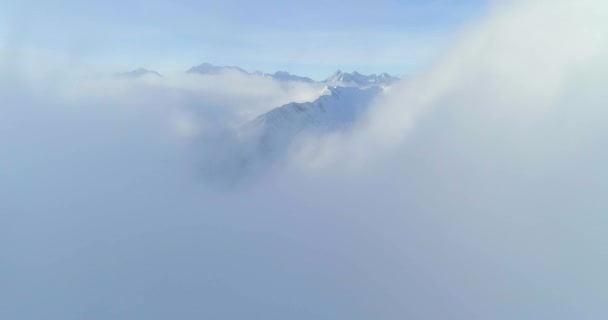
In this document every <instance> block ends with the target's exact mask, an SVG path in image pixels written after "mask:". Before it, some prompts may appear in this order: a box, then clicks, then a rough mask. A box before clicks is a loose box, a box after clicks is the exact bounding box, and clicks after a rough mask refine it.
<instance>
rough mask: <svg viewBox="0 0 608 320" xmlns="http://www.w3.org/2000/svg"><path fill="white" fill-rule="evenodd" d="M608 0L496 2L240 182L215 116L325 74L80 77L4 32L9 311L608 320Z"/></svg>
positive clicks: (240, 114) (313, 92)
mask: <svg viewBox="0 0 608 320" xmlns="http://www.w3.org/2000/svg"><path fill="white" fill-rule="evenodd" d="M607 16H608V3H606V2H605V1H600V0H582V1H566V0H553V1H545V0H535V1H511V2H508V3H500V4H496V5H495V6H494V7H493V9H492V10H490V12H489V13H488V14H487V15H486V16H485V17H484V18H483V19H481V20H479V21H476V22H475V23H472V24H471V25H470V26H468V27H467V28H466V29H465V30H463V31H462V32H461V33H460V34H459V35H458V36H456V37H455V39H454V40H453V45H452V46H451V50H449V51H448V52H446V53H445V54H444V56H443V57H442V58H441V59H439V60H438V61H437V62H436V63H435V64H434V65H433V66H432V67H431V68H429V69H428V70H425V71H423V72H420V73H419V74H416V75H412V76H411V77H408V78H407V79H405V80H403V81H402V82H401V83H399V84H397V85H396V86H394V87H392V88H390V90H388V92H387V93H386V94H384V95H383V96H382V97H381V98H379V99H377V100H376V101H375V103H374V105H373V106H372V107H371V108H370V111H369V113H368V114H367V115H366V116H365V117H364V118H363V119H361V120H360V121H359V122H358V123H356V124H355V125H354V126H352V127H351V128H349V129H348V130H343V131H339V132H335V133H332V134H327V135H325V136H319V135H314V136H312V135H311V136H309V137H306V136H303V137H300V138H299V139H298V141H295V142H294V143H293V144H292V145H291V147H290V148H289V150H287V151H285V153H284V154H283V156H282V160H281V161H278V162H276V163H274V164H273V165H272V166H271V167H270V168H267V167H266V168H264V170H263V172H262V173H260V174H257V175H250V176H248V177H246V178H244V179H243V180H245V181H240V180H239V179H236V181H237V182H236V183H234V181H235V179H234V178H235V177H234V176H231V175H230V174H229V173H228V174H227V175H215V176H214V178H213V179H214V181H209V175H208V173H209V171H213V170H214V168H217V170H223V168H225V167H224V166H222V164H223V162H224V161H231V159H230V158H231V155H232V154H234V153H233V152H232V151H233V149H231V148H232V147H233V146H234V144H233V143H232V142H230V141H228V142H227V141H225V140H218V139H215V137H218V136H221V135H219V134H218V132H220V133H221V132H224V131H225V130H227V129H231V128H235V127H238V126H239V125H241V124H243V123H245V122H246V121H248V120H251V119H252V118H254V117H255V116H256V115H258V114H260V113H263V112H265V111H268V110H270V109H271V108H273V107H276V106H279V105H281V104H284V103H287V102H290V101H311V100H314V99H315V98H316V97H318V95H319V94H320V92H321V91H320V88H318V87H315V86H312V85H307V84H298V85H293V84H292V85H289V86H286V85H282V84H280V83H278V82H275V81H274V80H272V79H270V78H260V77H250V76H242V75H237V74H224V75H221V76H216V77H207V76H200V75H179V74H175V75H166V76H165V77H163V78H153V77H146V78H142V79H117V78H114V77H106V78H99V77H84V78H83V77H82V75H80V74H78V75H75V74H72V73H70V72H65V71H64V70H66V69H68V70H73V69H70V68H68V67H69V66H70V65H69V63H66V62H65V61H61V62H58V61H54V62H56V63H57V65H61V67H57V68H49V67H48V65H47V66H44V65H46V64H48V63H49V62H48V60H46V61H45V62H44V63H42V62H41V61H40V60H38V59H31V55H21V54H19V48H13V47H11V46H9V44H8V43H7V44H6V45H4V46H0V48H3V51H4V54H3V55H0V58H1V60H0V68H1V69H2V70H3V72H2V73H1V75H0V283H1V284H2V285H0V301H2V302H1V303H0V305H1V306H2V307H0V318H2V319H62V320H67V319H75V320H76V319H150V320H152V319H204V318H215V319H410V318H411V319H603V318H605V317H606V316H607V315H608V308H607V307H606V302H608V301H607V299H606V297H608V278H607V277H606V276H605V270H606V269H607V268H608V255H606V253H605V251H606V250H605V248H606V247H607V246H608V238H607V237H606V231H607V230H608V227H607V226H608V215H606V212H608V201H607V200H606V194H608V170H606V164H607V163H608V151H607V149H606V142H607V141H608V131H607V130H606V119H607V117H606V116H607V115H608V111H607V109H606V101H607V98H608V97H607V95H608V94H607V93H606V92H608V90H606V88H607V87H608V38H606V37H605V35H606V34H608V22H606V19H605V17H607ZM9 58H10V59H9ZM38 65H40V67H39V68H37V67H36V66H38ZM218 154H220V155H221V156H220V157H218V156H217V155H218ZM210 158H213V159H214V161H208V159H210ZM215 165H217V167H215ZM218 177H220V179H221V177H226V179H230V181H231V183H229V184H228V185H229V186H228V187H227V186H226V185H225V184H221V183H220V184H219V185H220V186H219V187H218V183H217V181H216V180H217V179H218ZM237 178H238V177H237Z"/></svg>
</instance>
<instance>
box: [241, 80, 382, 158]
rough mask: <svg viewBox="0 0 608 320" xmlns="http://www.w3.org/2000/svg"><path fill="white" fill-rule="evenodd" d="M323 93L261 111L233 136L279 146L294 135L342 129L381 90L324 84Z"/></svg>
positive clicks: (363, 109) (268, 145)
mask: <svg viewBox="0 0 608 320" xmlns="http://www.w3.org/2000/svg"><path fill="white" fill-rule="evenodd" d="M325 90H326V92H325V94H324V95H322V96H321V97H319V98H318V99H317V100H315V101H313V102H305V103H295V102H292V103H289V104H286V105H284V106H281V107H278V108H275V109H273V110H271V111H269V112H267V113H265V114H262V115H260V116H258V117H257V118H255V119H254V120H252V121H251V122H249V123H247V124H245V125H244V126H242V127H241V128H240V129H239V130H238V132H237V135H238V136H239V137H241V138H242V139H243V140H251V139H255V140H257V141H259V142H260V143H261V144H262V146H263V147H264V148H274V147H281V146H283V145H285V144H287V143H289V142H290V141H291V140H292V139H293V138H294V137H295V136H297V135H298V134H300V133H302V132H304V131H308V130H314V131H320V132H324V131H331V130H336V129H340V128H345V127H347V126H348V125H350V124H352V123H353V122H354V121H355V120H356V119H357V118H358V117H360V116H361V115H362V114H363V113H364V112H365V111H366V109H367V107H368V106H369V105H370V104H371V101H372V99H374V98H375V97H376V96H378V95H379V94H380V93H381V92H382V91H383V89H382V88H381V87H378V86H374V87H368V88H357V87H331V86H328V87H326V89H325Z"/></svg>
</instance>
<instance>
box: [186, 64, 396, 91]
mask: <svg viewBox="0 0 608 320" xmlns="http://www.w3.org/2000/svg"><path fill="white" fill-rule="evenodd" d="M186 72H187V73H199V74H205V75H210V74H219V73H222V72H237V73H241V74H246V75H257V76H263V77H270V78H273V79H276V80H279V81H299V82H306V83H321V84H325V85H329V86H344V87H369V86H388V85H391V84H393V83H394V82H396V81H399V78H398V77H394V76H391V75H389V74H388V73H381V74H378V75H377V74H370V75H363V74H360V73H358V72H357V71H354V72H352V73H346V72H342V71H341V70H338V71H336V72H335V73H334V74H333V75H332V76H330V77H329V78H327V79H326V80H323V81H315V80H313V79H311V78H308V77H301V76H297V75H293V74H290V73H289V72H286V71H277V72H275V73H274V74H270V73H263V72H260V71H255V72H248V71H246V70H244V69H242V68H239V67H235V66H214V65H212V64H209V63H203V64H200V65H198V66H195V67H192V68H190V69H189V70H188V71H186Z"/></svg>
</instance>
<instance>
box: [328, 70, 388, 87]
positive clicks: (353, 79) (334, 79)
mask: <svg viewBox="0 0 608 320" xmlns="http://www.w3.org/2000/svg"><path fill="white" fill-rule="evenodd" d="M397 81H399V78H397V77H393V76H391V75H389V74H388V73H381V74H370V75H363V74H360V73H359V72H357V71H354V72H352V73H347V72H342V71H341V70H338V71H336V72H335V73H334V74H333V75H332V76H331V77H329V78H328V79H327V80H325V81H324V82H325V84H327V85H330V86H348V87H353V86H354V87H368V86H390V85H391V84H393V83H395V82H397Z"/></svg>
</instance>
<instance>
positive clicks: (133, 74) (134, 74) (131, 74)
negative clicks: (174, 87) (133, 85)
mask: <svg viewBox="0 0 608 320" xmlns="http://www.w3.org/2000/svg"><path fill="white" fill-rule="evenodd" d="M116 76H117V77H119V78H140V77H143V76H155V77H162V76H161V75H160V73H158V72H156V71H154V70H148V69H144V68H138V69H135V70H132V71H128V72H123V73H118V74H116Z"/></svg>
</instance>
